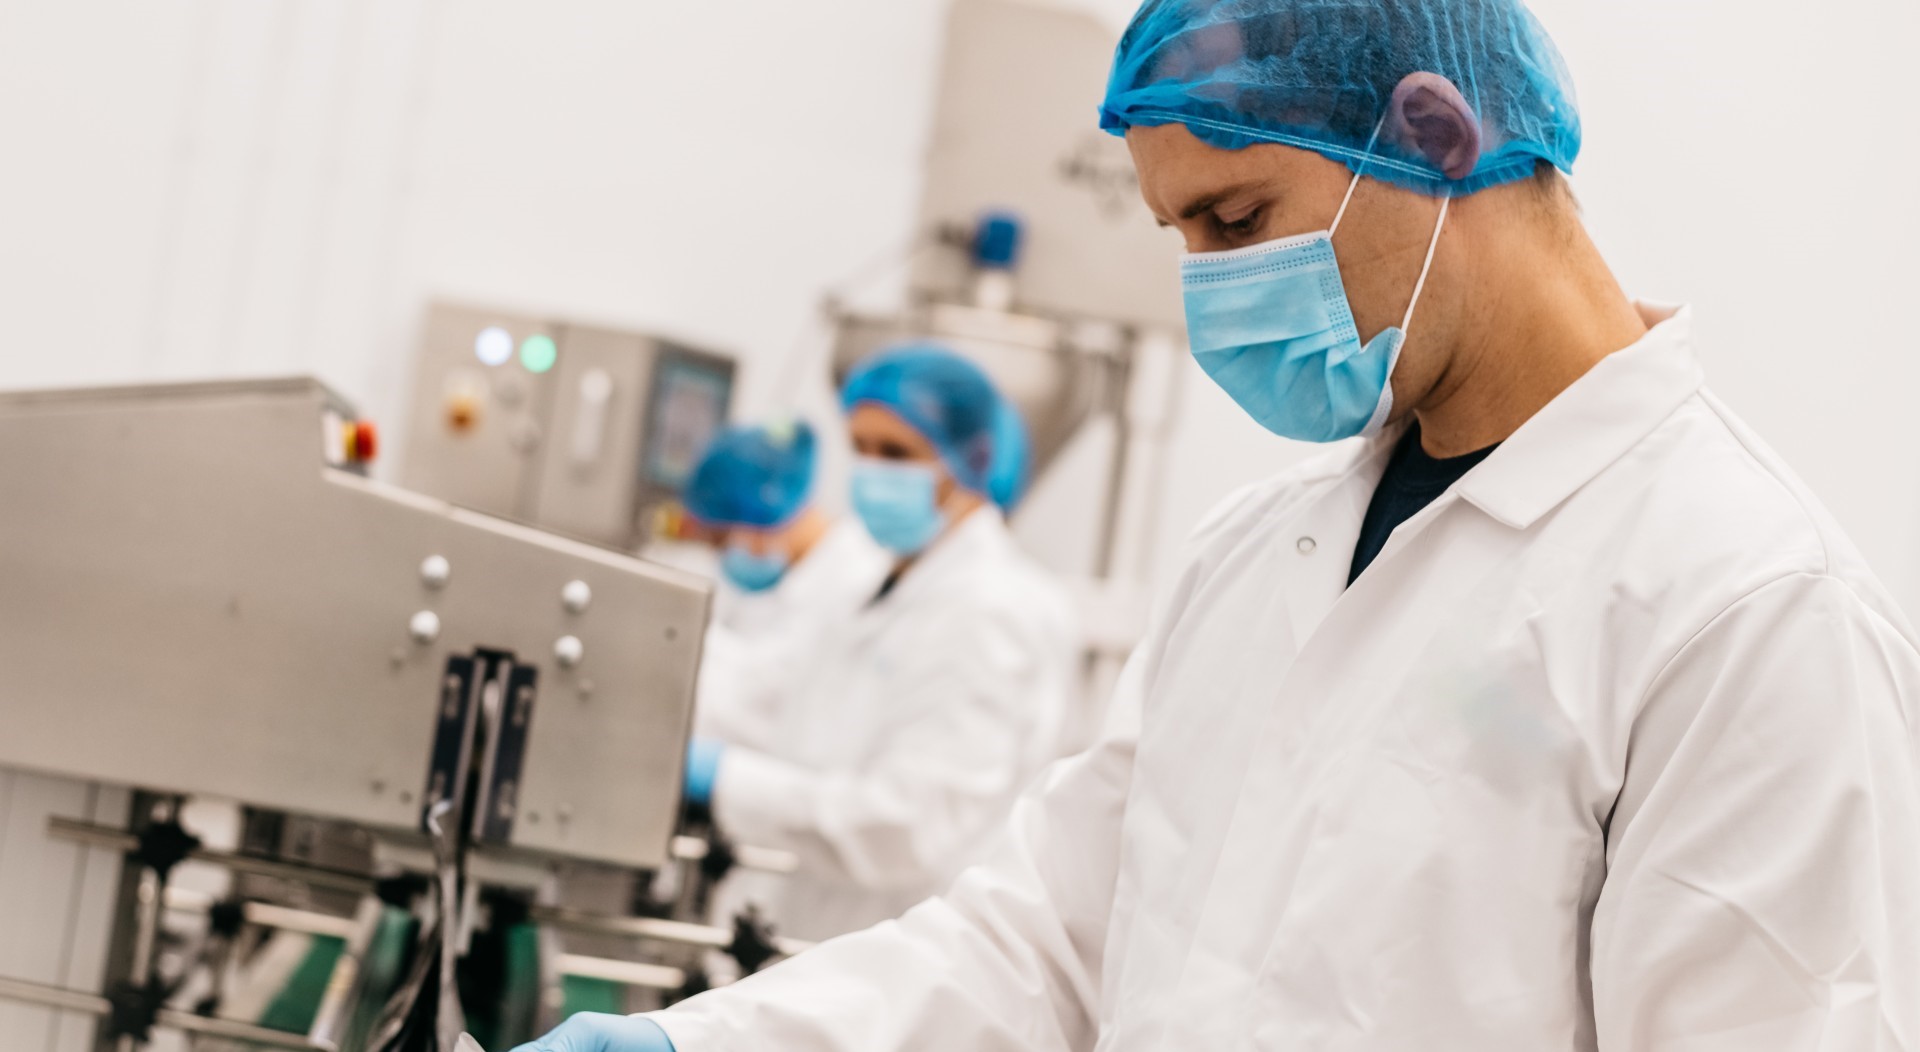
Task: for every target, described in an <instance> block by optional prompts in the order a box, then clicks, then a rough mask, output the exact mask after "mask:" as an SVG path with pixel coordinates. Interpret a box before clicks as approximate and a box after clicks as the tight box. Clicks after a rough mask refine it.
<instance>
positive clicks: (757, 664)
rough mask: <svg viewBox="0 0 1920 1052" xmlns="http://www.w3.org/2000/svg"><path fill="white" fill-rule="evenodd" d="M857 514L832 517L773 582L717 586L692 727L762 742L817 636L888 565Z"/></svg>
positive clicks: (864, 594)
mask: <svg viewBox="0 0 1920 1052" xmlns="http://www.w3.org/2000/svg"><path fill="white" fill-rule="evenodd" d="M893 561H894V560H893V556H892V555H891V554H890V553H889V552H887V551H886V549H884V548H881V547H880V546H879V545H878V544H876V543H874V540H873V538H872V536H871V535H869V534H868V533H867V529H866V527H865V526H862V525H861V524H860V523H859V521H858V520H853V519H847V520H842V521H840V522H836V523H834V524H833V525H832V526H831V527H829V528H828V529H827V532H826V533H824V534H822V535H821V536H820V539H819V540H818V541H816V542H815V543H814V545H813V547H812V548H811V549H809V550H808V551H807V554H806V557H805V558H803V559H801V560H800V561H798V562H796V563H794V564H793V566H792V567H791V568H790V569H788V571H787V573H786V576H784V577H782V578H781V579H780V583H779V584H777V585H775V586H774V587H772V588H770V589H768V590H766V591H764V592H758V593H753V594H746V593H742V592H740V591H739V590H738V589H735V588H733V587H731V586H728V585H724V584H723V585H722V588H721V592H720V597H721V599H722V600H723V601H722V602H720V603H719V604H718V605H717V608H716V611H715V615H714V620H713V625H712V626H711V627H710V628H709V629H708V630H707V637H706V646H705V649H704V650H703V651H702V653H701V658H700V678H699V684H698V687H697V689H696V691H695V699H696V700H695V704H694V712H693V726H694V733H695V734H699V735H703V736H706V737H710V738H717V739H719V740H721V741H725V742H728V743H731V744H735V745H746V746H751V747H753V748H759V749H766V748H769V747H770V744H769V739H770V737H771V736H773V735H775V734H777V733H778V730H779V726H778V714H779V709H780V703H781V699H782V698H785V697H787V696H788V695H790V694H791V693H792V692H793V690H794V688H795V684H798V683H804V682H805V681H806V680H807V678H808V677H809V676H811V675H812V669H813V666H814V663H815V661H817V660H818V658H819V656H820V653H821V645H820V644H821V638H822V636H823V634H825V633H828V632H831V631H834V630H836V629H837V628H838V626H841V625H844V624H846V623H848V622H850V621H852V620H853V619H854V617H855V616H856V615H858V613H859V612H860V609H861V607H863V606H865V605H866V603H867V601H868V600H869V599H871V598H873V594H874V593H875V592H876V591H878V590H879V588H880V583H881V582H882V581H884V580H886V577H887V574H888V573H889V572H890V571H891V570H892V569H893Z"/></svg>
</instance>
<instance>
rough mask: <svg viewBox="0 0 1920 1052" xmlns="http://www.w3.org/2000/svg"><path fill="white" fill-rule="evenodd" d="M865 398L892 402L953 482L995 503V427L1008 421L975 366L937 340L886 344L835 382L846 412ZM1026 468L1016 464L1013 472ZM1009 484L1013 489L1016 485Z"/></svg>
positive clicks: (876, 402) (1020, 472)
mask: <svg viewBox="0 0 1920 1052" xmlns="http://www.w3.org/2000/svg"><path fill="white" fill-rule="evenodd" d="M867 403H871V404H874V405H878V406H881V407H883V408H885V409H889V410H892V411H893V412H894V414H895V415H897V416H899V417H900V419H902V420H905V421H906V422H907V424H908V425H909V426H911V427H912V428H913V429H914V430H915V431H918V432H920V434H921V435H923V436H925V437H926V439H927V441H929V442H931V443H933V448H934V449H935V450H936V451H938V452H939V454H940V460H941V461H942V462H943V463H945V464H946V466H947V471H948V472H949V473H950V474H951V475H952V476H953V480H954V481H955V482H957V483H959V484H960V485H961V486H964V487H966V488H967V489H970V490H973V491H974V492H975V493H979V494H982V495H983V496H987V497H989V498H990V499H993V500H994V501H995V503H999V497H998V496H997V495H996V494H995V493H994V492H993V490H994V485H993V478H994V475H995V473H996V470H995V469H996V466H997V465H996V459H997V458H996V455H995V445H996V433H997V432H999V431H1002V430H1004V429H1005V427H1006V423H1005V420H1004V417H1003V413H1004V412H1006V411H1007V410H1006V409H1005V408H1004V407H1003V406H1002V404H1001V399H1000V392H999V391H997V390H995V388H994V386H993V381H991V380H989V379H987V374H986V373H984V372H981V371H980V367H979V366H977V365H975V364H973V363H972V362H970V361H968V360H966V359H965V358H962V357H960V356H959V355H958V354H955V353H954V352H952V351H950V350H947V349H946V348H945V347H942V346H940V345H938V344H931V343H914V344H905V345H903V346H899V347H893V348H889V349H887V350H884V351H881V352H879V353H878V354H875V355H873V356H871V357H869V358H867V359H865V360H864V361H862V362H861V363H860V364H859V365H856V366H854V369H853V374H852V375H850V376H848V377H847V382H846V386H844V387H842V388H841V390H840V404H841V405H842V406H843V407H845V408H846V410H847V411H848V412H852V411H853V409H854V407H855V406H859V405H862V404H867ZM1022 431H1024V428H1023V429H1022ZM998 466H1000V467H1003V468H1004V465H998ZM1024 474H1025V470H1024V464H1022V465H1018V470H1016V472H1015V475H1016V476H1022V475H1024ZM1003 485H1004V483H1003ZM1011 489H1012V490H1013V491H1014V495H1015V496H1016V497H1017V495H1018V493H1017V491H1018V489H1019V486H1018V485H1017V484H1016V485H1013V486H1012V487H1011Z"/></svg>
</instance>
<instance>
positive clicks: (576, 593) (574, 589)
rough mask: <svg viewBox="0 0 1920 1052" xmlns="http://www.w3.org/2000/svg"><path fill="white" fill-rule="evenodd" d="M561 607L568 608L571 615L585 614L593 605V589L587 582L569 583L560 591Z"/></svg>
mask: <svg viewBox="0 0 1920 1052" xmlns="http://www.w3.org/2000/svg"><path fill="white" fill-rule="evenodd" d="M560 605H561V606H564V607H566V608H567V613H569V614H584V613H586V612H587V607H589V606H591V605H593V589H592V588H591V587H589V586H588V585H587V582H585V581H568V582H567V584H566V587H564V588H562V589H560Z"/></svg>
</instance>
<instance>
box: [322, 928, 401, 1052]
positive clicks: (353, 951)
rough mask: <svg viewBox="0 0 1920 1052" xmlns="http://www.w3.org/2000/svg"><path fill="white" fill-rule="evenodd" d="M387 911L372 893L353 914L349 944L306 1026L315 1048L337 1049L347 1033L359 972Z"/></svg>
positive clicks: (342, 952) (348, 938) (358, 985)
mask: <svg viewBox="0 0 1920 1052" xmlns="http://www.w3.org/2000/svg"><path fill="white" fill-rule="evenodd" d="M385 913H386V904H385V903H383V902H381V901H380V900H379V899H378V898H375V897H374V896H372V895H369V896H367V897H366V898H364V899H361V900H360V908H359V910H358V911H356V912H355V914H354V918H353V931H352V934H350V935H348V936H347V940H346V942H347V944H346V947H345V948H344V949H343V950H341V952H340V959H339V960H338V961H336V962H335V963H334V966H333V974H332V975H330V976H328V977H327V989H326V992H325V993H323V994H321V995H320V1008H319V1010H318V1011H316V1012H315V1013H314V1016H313V1025H312V1026H310V1027H308V1028H307V1041H308V1042H309V1043H310V1044H312V1045H313V1046H314V1047H315V1048H324V1049H328V1050H330V1052H335V1050H338V1049H339V1047H340V1041H341V1039H342V1038H343V1036H344V1035H345V1034H346V1029H347V1023H348V1020H349V1019H350V1018H351V1017H352V1015H353V1002H354V998H355V995H357V994H358V993H359V991H360V976H361V974H362V969H363V966H364V962H365V961H366V957H367V948H368V947H370V946H372V945H373V938H374V935H375V934H376V933H377V932H378V931H379V930H380V919H381V917H383V916H384V915H385Z"/></svg>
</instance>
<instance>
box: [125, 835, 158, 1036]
mask: <svg viewBox="0 0 1920 1052" xmlns="http://www.w3.org/2000/svg"><path fill="white" fill-rule="evenodd" d="M160 891H161V885H160V874H158V873H156V872H154V871H153V870H152V869H151V868H142V869H141V870H140V887H139V890H138V891H137V892H135V895H134V906H133V961H132V964H131V965H130V966H129V967H128V968H127V981H128V982H129V983H130V984H132V985H133V987H134V988H135V989H143V988H145V987H146V985H147V982H148V980H150V979H152V978H153V947H154V943H156V942H158V941H159V938H160ZM137 1044H138V1043H137V1042H135V1041H134V1039H133V1037H132V1036H131V1035H128V1034H122V1035H120V1040H119V1041H117V1042H116V1043H115V1045H116V1047H118V1048H119V1050H120V1052H134V1049H135V1047H136V1045H137Z"/></svg>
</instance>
